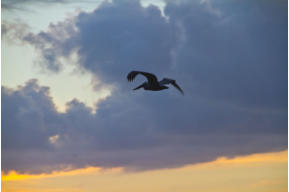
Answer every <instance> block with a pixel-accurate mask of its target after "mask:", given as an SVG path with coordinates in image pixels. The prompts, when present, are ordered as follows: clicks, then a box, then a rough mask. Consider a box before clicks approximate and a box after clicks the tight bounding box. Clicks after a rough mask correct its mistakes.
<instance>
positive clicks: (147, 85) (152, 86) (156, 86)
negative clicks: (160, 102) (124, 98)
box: [127, 71, 184, 95]
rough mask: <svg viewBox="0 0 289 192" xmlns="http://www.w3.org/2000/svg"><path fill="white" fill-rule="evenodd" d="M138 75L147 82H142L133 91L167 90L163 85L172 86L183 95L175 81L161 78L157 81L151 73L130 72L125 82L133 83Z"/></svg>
mask: <svg viewBox="0 0 289 192" xmlns="http://www.w3.org/2000/svg"><path fill="white" fill-rule="evenodd" d="M138 74H141V75H143V76H145V77H146V78H147V80H148V81H146V82H144V83H143V84H141V85H140V86H138V87H136V88H134V89H133V90H137V89H140V88H143V89H144V90H150V91H160V90H163V89H168V88H169V87H167V86H165V85H167V84H172V85H173V86H174V87H175V88H177V89H178V90H179V91H180V92H181V93H182V94H183V95H184V92H183V90H182V89H181V88H180V87H179V86H178V84H177V83H176V80H174V79H169V78H163V79H162V80H161V81H158V78H157V77H156V76H155V75H154V74H152V73H147V72H142V71H131V72H130V73H129V74H128V75H127V80H128V81H133V80H134V78H135V77H136V76H137V75H138Z"/></svg>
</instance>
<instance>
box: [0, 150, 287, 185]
mask: <svg viewBox="0 0 289 192" xmlns="http://www.w3.org/2000/svg"><path fill="white" fill-rule="evenodd" d="M252 163H288V150H286V151H281V152H272V153H263V154H252V155H247V156H238V157H234V158H227V157H219V158H217V159H216V160H215V161H211V162H205V163H198V164H190V165H185V166H183V167H179V168H173V169H161V170H150V171H144V172H159V171H164V170H186V169H191V168H210V167H213V166H228V165H242V164H252ZM92 173H94V174H95V173H99V174H119V173H122V174H125V171H124V168H123V167H115V168H110V169H104V168H101V167H86V168H80V169H74V170H69V171H53V172H52V173H42V174H20V173H17V172H16V171H14V170H12V171H10V172H9V173H8V174H3V173H2V174H1V177H2V178H1V181H15V180H25V179H40V178H49V177H61V176H62V177H63V176H74V175H87V174H92Z"/></svg>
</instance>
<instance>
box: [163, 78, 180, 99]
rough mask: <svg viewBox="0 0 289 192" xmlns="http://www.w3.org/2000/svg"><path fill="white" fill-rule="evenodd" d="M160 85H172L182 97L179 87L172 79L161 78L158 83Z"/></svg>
mask: <svg viewBox="0 0 289 192" xmlns="http://www.w3.org/2000/svg"><path fill="white" fill-rule="evenodd" d="M160 84H161V85H166V84H172V85H173V86H174V87H175V88H177V89H178V90H179V91H180V92H181V93H182V94H183V95H184V91H183V90H182V89H181V88H180V86H179V85H178V84H177V83H176V80H174V79H168V78H163V80H161V81H160Z"/></svg>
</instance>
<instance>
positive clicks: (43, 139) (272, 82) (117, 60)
mask: <svg viewBox="0 0 289 192" xmlns="http://www.w3.org/2000/svg"><path fill="white" fill-rule="evenodd" d="M274 2H275V1H264V2H259V1H258V2H257V1H242V2H240V1H236V2H235V3H236V4H238V5H239V6H236V5H235V4H234V3H231V2H226V1H222V2H218V4H211V3H208V1H207V3H202V4H200V3H199V2H198V1H180V2H178V3H174V2H173V1H172V2H168V3H167V6H166V8H165V14H166V17H167V18H164V17H163V16H162V15H161V12H160V10H159V9H158V8H156V7H154V6H149V7H147V8H143V7H142V6H141V5H140V3H139V2H138V1H114V2H112V3H108V2H106V3H103V4H102V5H101V6H100V7H99V8H98V9H96V10H95V11H94V12H92V13H81V14H79V15H78V16H77V17H76V18H74V19H73V20H70V21H69V22H68V21H64V22H60V23H58V24H56V25H52V24H51V25H50V27H49V30H48V31H47V32H41V33H38V34H32V33H31V34H29V35H27V36H26V37H24V38H23V40H24V41H25V42H28V43H30V44H32V45H33V46H35V47H36V48H38V49H39V50H40V51H41V52H42V55H43V58H44V60H45V61H46V63H45V65H44V66H46V67H47V68H48V69H50V70H52V71H57V70H60V69H61V65H60V64H59V63H58V62H55V61H57V59H58V57H60V56H64V57H66V56H69V55H70V54H71V53H72V52H73V51H77V53H78V55H79V67H80V68H83V69H85V70H88V71H90V72H92V73H93V74H95V76H97V77H98V78H100V80H101V81H102V82H105V83H109V84H114V85H116V87H118V88H116V89H115V90H114V91H113V92H112V96H110V97H109V98H107V99H106V100H104V101H102V102H101V103H100V104H99V105H98V110H97V111H96V114H92V113H91V109H89V108H88V107H86V106H85V105H84V104H83V103H80V102H79V101H77V100H73V101H71V102H69V103H68V110H67V112H66V113H63V114H60V113H57V112H56V110H55V107H54V105H53V103H52V100H51V98H50V97H49V89H48V88H45V87H41V86H39V85H38V84H37V82H36V81H30V82H28V83H27V84H26V85H25V86H24V87H20V88H18V89H17V90H8V89H7V88H3V91H2V103H3V104H2V119H3V120H2V133H3V134H2V136H3V138H4V137H5V138H6V139H2V152H3V154H5V155H3V157H2V158H3V159H2V167H3V169H4V170H5V171H8V170H11V169H16V170H18V171H22V172H24V171H28V172H43V171H44V172H47V171H51V170H54V169H61V168H64V167H66V166H69V165H72V167H74V168H75V167H84V166H87V165H94V166H103V167H113V166H124V167H126V168H127V169H151V168H164V167H175V166H181V165H184V164H188V163H197V162H206V161H211V160H213V159H216V158H217V157H219V156H235V155H243V154H250V153H255V152H269V151H278V150H284V149H287V118H288V114H287V8H286V9H284V8H283V6H287V2H285V1H278V3H274ZM248 7H249V9H247V8H248ZM47 52H49V54H48V56H47ZM130 70H145V71H148V72H154V73H156V74H157V75H159V76H160V78H161V77H162V76H164V75H165V76H168V77H171V78H175V79H177V82H178V83H179V84H180V86H181V87H182V88H183V89H184V91H185V96H184V97H183V96H182V95H180V94H179V93H178V92H177V90H175V89H174V88H170V89H169V90H165V91H162V92H144V91H143V90H140V91H136V92H131V90H130V89H131V88H132V87H135V86H137V85H138V84H140V83H141V82H142V81H144V78H143V77H141V76H140V77H137V78H136V81H135V82H133V83H130V84H129V83H127V82H126V79H125V77H126V74H127V73H128V72H129V71H130ZM10 116H11V117H10ZM56 135H57V136H56ZM53 138H54V139H53ZM18 140H19V142H18Z"/></svg>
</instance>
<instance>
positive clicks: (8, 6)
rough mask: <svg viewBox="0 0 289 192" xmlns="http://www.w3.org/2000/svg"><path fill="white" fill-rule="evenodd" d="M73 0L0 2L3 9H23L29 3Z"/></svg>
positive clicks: (53, 0) (16, 0)
mask: <svg viewBox="0 0 289 192" xmlns="http://www.w3.org/2000/svg"><path fill="white" fill-rule="evenodd" d="M73 2H75V1H73V0H41V1H37V0H22V1H21V0H3V1H2V2H1V7H2V8H3V9H4V10H15V9H16V10H25V8H24V7H25V6H27V5H28V6H29V5H31V4H40V5H41V4H46V5H47V4H56V3H59V4H64V3H73Z"/></svg>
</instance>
